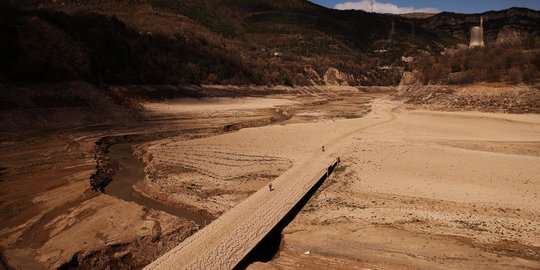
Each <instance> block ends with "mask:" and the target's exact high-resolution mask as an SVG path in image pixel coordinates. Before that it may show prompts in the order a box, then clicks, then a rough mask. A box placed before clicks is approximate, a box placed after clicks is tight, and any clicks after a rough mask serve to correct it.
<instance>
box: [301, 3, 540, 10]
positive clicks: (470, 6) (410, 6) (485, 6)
mask: <svg viewBox="0 0 540 270" xmlns="http://www.w3.org/2000/svg"><path fill="white" fill-rule="evenodd" d="M310 1H312V2H314V3H317V4H319V5H322V6H326V7H329V8H337V9H363V10H366V11H370V10H371V1H370V0H310ZM509 7H527V8H530V9H536V10H540V0H449V1H446V0H445V1H436V0H377V1H375V5H374V8H373V9H374V11H375V12H383V13H410V12H439V11H453V12H461V13H480V12H484V11H489V10H501V9H505V8H509Z"/></svg>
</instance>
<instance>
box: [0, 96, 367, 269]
mask: <svg viewBox="0 0 540 270" xmlns="http://www.w3.org/2000/svg"><path fill="white" fill-rule="evenodd" d="M74 89H76V86H74ZM38 92H39V91H38ZM356 96H357V98H356V99H355V98H353V99H348V100H344V99H343V98H336V96H335V95H334V94H332V93H327V94H324V93H318V94H310V93H306V94H302V95H288V96H276V97H271V98H245V99H242V98H239V99H201V100H197V101H198V102H200V103H201V104H200V105H201V106H203V107H204V106H206V107H205V110H198V109H197V104H196V102H194V100H183V101H181V102H180V103H182V106H176V105H175V103H174V102H173V103H172V104H171V102H164V103H163V104H162V105H159V104H156V103H155V102H153V103H149V104H143V106H144V105H147V107H146V110H145V111H143V112H142V113H141V114H142V115H141V117H140V118H137V117H134V118H130V119H129V120H128V121H125V122H115V121H110V122H107V123H106V125H100V124H99V123H100V121H93V120H92V119H90V120H92V121H90V120H88V119H87V118H85V121H81V122H74V123H71V122H70V123H63V122H61V118H52V119H48V118H46V117H45V119H43V122H42V123H43V124H44V126H52V127H54V129H45V128H43V129H41V128H35V127H34V126H32V124H33V123H32V122H28V123H27V121H26V120H25V119H27V118H29V117H30V118H31V116H32V114H33V113H34V111H32V110H29V109H25V110H24V112H23V113H22V114H21V112H20V111H22V110H19V109H17V110H13V111H2V112H1V113H2V117H7V118H3V119H8V118H9V119H18V120H17V121H7V122H2V125H6V127H5V128H4V129H3V130H2V133H0V134H1V137H0V138H1V141H0V150H1V151H0V187H1V188H0V255H1V256H0V259H1V263H0V269H1V267H4V264H5V266H6V267H9V268H15V269H41V268H46V269H51V268H57V267H61V266H62V267H68V268H69V267H78V268H93V269H102V268H106V267H107V266H110V267H112V268H141V267H143V266H144V265H146V264H147V263H149V262H150V261H152V260H153V259H155V258H157V257H158V256H159V255H161V254H163V253H164V252H165V251H167V250H169V249H170V248H172V247H174V246H175V245H177V244H178V243H180V242H181V241H183V239H185V238H186V237H188V236H189V235H191V234H192V233H193V232H194V231H196V230H197V225H196V224H195V223H194V222H192V221H190V220H187V219H183V218H178V217H176V216H173V215H170V214H167V213H164V212H160V211H155V210H153V209H151V208H149V207H145V206H144V205H139V204H137V203H134V202H126V201H123V200H121V199H118V198H116V197H114V196H111V195H110V194H102V193H100V192H96V191H92V190H91V189H90V186H89V178H90V176H91V175H92V174H93V173H95V170H96V169H95V168H96V167H95V166H96V160H95V158H94V150H95V146H96V142H98V141H101V139H102V138H104V137H106V138H107V139H106V140H105V141H110V142H111V143H120V142H125V141H126V140H127V141H132V140H136V141H137V140H139V141H140V140H144V141H147V140H150V141H152V140H156V139H159V138H165V137H172V138H173V139H172V141H174V142H175V143H180V142H181V141H189V140H190V139H193V138H194V137H207V136H214V135H216V134H220V133H224V132H230V131H234V130H238V129H241V128H245V127H250V126H260V125H267V124H271V123H275V122H279V121H283V120H285V119H295V117H294V114H295V110H302V109H303V108H305V107H306V106H319V107H320V108H321V115H322V116H323V117H324V118H336V117H337V118H345V116H341V115H335V114H334V113H330V112H328V113H327V112H326V111H325V110H324V109H322V108H323V107H326V108H327V109H328V111H329V110H332V109H333V108H336V107H341V106H349V107H350V108H351V109H352V110H353V111H354V113H355V114H358V115H359V116H361V115H362V112H366V111H367V109H366V107H368V106H367V105H368V104H367V103H368V101H369V99H370V98H366V97H364V96H362V95H361V94H360V95H356ZM101 98H102V99H103V100H105V101H103V103H105V104H108V103H112V102H111V101H110V100H108V98H107V97H101ZM356 102H357V103H356ZM185 103H192V105H193V106H192V107H190V109H189V110H187V111H186V110H183V111H182V110H181V111H178V110H177V108H180V107H183V106H184V105H186V104H185ZM193 103H194V104H193ZM354 104H357V105H358V106H356V105H355V106H351V105H354ZM104 106H105V105H104ZM107 106H108V105H107ZM208 106H214V109H210V110H208V109H209V108H208ZM105 107H106V106H105ZM117 107H118V106H116V107H115V110H122V108H117ZM141 107H142V106H141ZM87 109H88V108H86V107H84V108H83V109H81V108H79V107H76V106H75V107H72V108H71V107H69V108H67V109H63V113H64V114H70V113H72V112H73V116H74V117H75V118H76V117H77V115H78V113H79V112H80V111H85V112H86V110H87ZM56 110H57V109H55V108H54V107H52V108H46V109H40V111H39V113H43V112H48V111H52V112H55V111H56ZM102 114H103V115H101V114H99V115H98V116H96V117H104V118H106V119H109V120H111V118H110V117H109V115H108V114H109V111H108V110H103V112H102ZM112 114H114V113H112ZM46 115H47V114H45V116H46ZM16 117H19V118H16ZM317 119H318V118H317ZM87 120H88V121H87ZM47 121H49V122H47ZM25 124H30V127H28V126H24V125H25ZM73 125H75V126H77V128H74V127H73ZM25 128H26V129H25ZM158 141H160V140H158ZM210 147H211V146H210ZM180 150H181V149H179V151H180ZM184 150H185V151H188V152H190V153H191V151H190V150H189V149H188V148H185V149H184ZM218 150H219V149H218ZM138 151H145V150H144V147H140V148H138ZM242 151H243V150H242ZM217 152H219V151H217ZM179 153H183V152H182V151H180V152H179ZM193 153H194V154H197V153H199V155H200V154H201V153H203V155H208V156H214V158H213V159H209V160H208V161H209V162H212V161H215V160H216V159H219V158H221V157H223V154H219V153H216V151H214V150H212V149H210V150H209V149H208V148H205V149H203V148H200V149H199V148H198V147H197V151H193ZM169 154H170V155H169ZM239 154H240V155H237V156H232V159H233V160H232V161H231V162H233V163H234V162H239V164H240V166H244V165H246V164H247V163H248V164H247V165H246V166H247V167H246V168H249V172H252V173H253V172H254V173H255V174H257V175H259V176H260V178H259V179H254V180H253V181H245V179H244V180H242V181H237V182H235V181H234V180H230V179H228V180H227V181H226V182H227V183H229V184H232V185H229V188H228V189H224V190H225V192H222V191H219V190H218V191H216V192H214V193H212V192H210V193H208V194H207V193H206V191H203V192H199V191H198V190H197V189H195V191H196V192H195V193H196V194H195V196H194V197H192V198H193V199H194V202H197V200H198V201H204V200H205V199H206V198H207V197H208V196H209V195H216V196H222V197H226V198H225V199H224V200H220V201H218V204H212V203H208V204H201V203H199V204H197V203H193V204H189V201H185V200H182V203H176V202H177V201H175V200H168V201H167V200H164V201H162V202H164V203H166V204H167V205H172V206H182V207H188V208H189V207H192V208H194V209H197V210H201V209H202V210H204V211H207V212H209V213H213V214H215V215H218V214H219V213H220V212H222V211H224V209H228V208H230V207H232V206H233V205H234V204H235V203H236V202H237V201H240V200H242V199H243V198H246V197H247V196H249V195H250V194H251V193H253V192H254V191H255V190H257V188H258V187H260V186H261V185H264V183H263V182H265V181H270V178H271V177H273V176H275V174H273V173H272V172H267V171H268V168H267V167H265V166H259V165H257V164H255V163H253V162H252V161H246V159H251V158H253V154H251V156H249V155H248V156H247V157H241V155H242V153H239ZM175 155H176V152H174V151H173V152H168V153H167V155H164V156H160V157H159V160H168V159H169V160H172V159H174V158H175ZM190 157H191V156H190ZM238 157H240V158H238ZM235 159H236V160H235ZM194 160H195V159H194ZM200 160H201V158H200V157H199V159H198V161H197V162H200ZM263 160H267V161H266V162H267V163H268V162H271V161H272V160H271V159H270V160H269V159H267V158H264V157H260V158H259V159H257V161H263ZM280 160H281V164H282V165H281V169H279V168H278V173H279V171H281V170H284V169H285V168H287V167H288V166H290V165H289V161H286V160H284V159H280ZM204 162H207V161H204ZM211 164H213V163H211ZM265 164H266V163H265ZM184 165H186V166H183V164H181V163H179V164H176V165H175V166H174V167H175V170H180V171H189V170H190V167H189V166H187V165H189V164H184ZM203 165H205V164H203ZM199 167H201V166H199ZM215 168H216V169H219V168H222V167H219V166H216V167H215ZM149 169H151V167H149ZM203 169H204V168H203ZM220 170H221V169H220ZM203 171H208V170H207V169H205V170H203ZM161 173H164V174H165V175H168V174H167V173H168V171H167V170H164V171H162V172H161ZM223 175H224V174H216V175H214V176H223ZM206 177H207V178H203V181H208V182H212V181H211V180H212V179H214V178H211V177H210V176H209V175H207V176H206ZM209 179H210V180H209ZM261 179H262V181H261ZM195 180H197V178H195ZM218 180H219V181H222V179H221V178H219V179H218ZM173 184H174V185H177V184H175V183H173ZM188 184H189V185H188V186H187V188H186V189H183V190H182V191H184V190H187V191H188V194H191V193H190V192H191V190H194V189H193V188H191V189H190V188H189V187H191V186H192V184H193V186H195V187H196V186H197V182H196V181H193V182H190V183H188ZM174 185H173V186H174ZM209 187H210V188H212V186H209ZM238 187H243V188H238ZM228 191H232V192H228ZM227 193H229V195H227ZM173 195H174V194H173ZM197 196H198V197H197ZM227 196H228V197H227ZM149 197H150V198H155V197H159V193H153V194H150V195H149ZM181 197H183V196H181ZM222 203H223V204H222ZM215 205H217V206H218V207H214V206H215ZM199 207H201V208H199ZM215 209H217V210H215Z"/></svg>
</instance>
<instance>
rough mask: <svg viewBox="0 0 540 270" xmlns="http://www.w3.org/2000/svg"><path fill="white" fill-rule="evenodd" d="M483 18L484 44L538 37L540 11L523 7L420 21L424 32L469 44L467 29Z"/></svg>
mask: <svg viewBox="0 0 540 270" xmlns="http://www.w3.org/2000/svg"><path fill="white" fill-rule="evenodd" d="M480 17H483V18H484V35H485V41H486V43H487V44H495V43H499V44H501V43H513V42H519V41H522V40H523V39H527V38H535V37H536V38H538V37H539V36H540V12H539V11H536V10H531V9H526V8H511V9H506V10H501V11H490V12H485V13H481V14H459V13H450V12H443V13H439V14H437V15H435V16H432V17H428V18H425V19H422V20H420V21H419V23H420V25H421V26H422V27H424V28H426V29H430V30H434V31H437V32H442V33H446V34H448V35H451V36H453V37H454V38H456V39H458V40H459V41H461V42H462V43H466V44H468V42H469V38H470V29H471V27H473V26H478V25H479V24H480Z"/></svg>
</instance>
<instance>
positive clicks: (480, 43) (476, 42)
mask: <svg viewBox="0 0 540 270" xmlns="http://www.w3.org/2000/svg"><path fill="white" fill-rule="evenodd" d="M473 47H484V18H483V17H480V26H475V27H473V28H471V41H470V43H469V48H473Z"/></svg>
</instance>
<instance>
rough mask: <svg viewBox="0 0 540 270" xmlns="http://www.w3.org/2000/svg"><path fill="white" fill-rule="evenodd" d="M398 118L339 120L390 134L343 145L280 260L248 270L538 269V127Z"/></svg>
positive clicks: (538, 120)
mask: <svg viewBox="0 0 540 270" xmlns="http://www.w3.org/2000/svg"><path fill="white" fill-rule="evenodd" d="M398 106H399V104H394V105H389V104H386V105H384V103H383V104H380V103H379V105H378V104H377V102H376V104H375V105H374V109H373V110H374V112H373V113H372V114H369V115H368V116H366V117H365V118H362V119H356V120H346V121H347V122H348V124H349V125H351V126H354V125H361V124H362V122H366V121H380V119H381V118H386V119H388V122H386V123H384V124H382V125H377V126H373V127H371V128H368V129H365V130H362V131H361V132H358V133H356V134H355V135H354V136H353V138H352V139H351V140H350V141H348V142H347V140H342V143H341V145H343V146H344V145H347V146H346V147H344V148H343V152H342V155H341V160H342V165H341V166H340V167H339V168H338V169H336V173H335V174H334V176H332V177H331V178H330V179H328V180H327V182H326V183H325V184H324V185H323V187H322V188H321V189H320V190H319V192H318V193H317V194H316V195H315V196H314V197H313V198H312V199H311V200H310V202H309V203H308V205H307V206H306V207H305V208H304V210H303V211H302V212H301V213H300V214H299V215H298V216H297V217H296V219H295V220H294V221H293V222H292V223H291V224H289V226H288V227H287V228H286V229H285V231H284V238H283V241H282V246H281V250H280V252H279V253H278V254H277V255H276V256H275V257H274V259H273V260H272V261H270V262H268V263H256V264H253V265H251V266H250V269H299V268H309V269H327V268H328V267H331V268H333V269H366V268H369V269H396V268H397V269H419V268H420V269H538V268H540V218H539V217H540V197H539V196H540V178H539V175H540V166H539V165H540V150H539V149H540V147H539V146H540V141H539V140H540V116H539V115H511V114H493V113H476V112H457V113H443V112H432V111H422V110H420V111H407V110H403V109H400V108H399V107H398ZM392 107H394V109H392ZM378 113H379V114H378ZM385 113H386V114H385ZM326 128H327V129H328V130H336V128H335V127H334V126H333V125H326ZM313 136H317V134H313Z"/></svg>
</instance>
